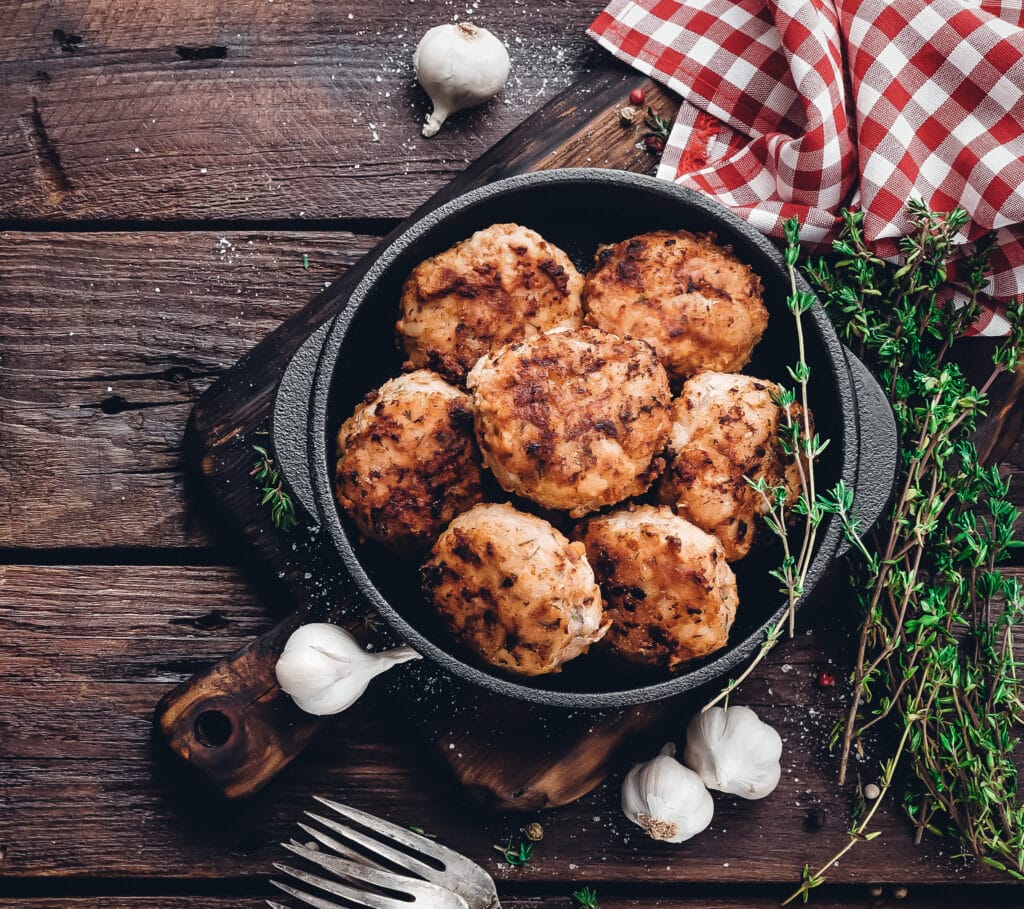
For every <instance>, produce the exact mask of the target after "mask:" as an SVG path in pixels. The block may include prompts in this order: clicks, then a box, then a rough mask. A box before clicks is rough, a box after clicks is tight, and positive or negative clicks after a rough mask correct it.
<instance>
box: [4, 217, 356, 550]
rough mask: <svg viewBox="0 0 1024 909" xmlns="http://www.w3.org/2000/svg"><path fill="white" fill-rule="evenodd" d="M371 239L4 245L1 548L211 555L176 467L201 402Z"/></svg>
mask: <svg viewBox="0 0 1024 909" xmlns="http://www.w3.org/2000/svg"><path fill="white" fill-rule="evenodd" d="M375 242H376V238H375V237H373V236H366V235H356V234H352V233H349V232H346V231H337V232H333V231H320V232H313V233H297V232H290V233H274V232H271V233H262V232H245V231H243V232H239V231H223V232H214V231H185V232H181V233H124V232H114V233H98V234H97V233H24V232H18V231H7V232H3V233H0V351H2V353H3V355H2V358H0V450H2V451H3V457H2V458H0V484H2V486H3V488H4V489H6V490H18V491H19V492H18V495H17V496H14V495H9V494H8V495H4V496H3V497H2V498H0V546H4V547H53V546H58V547H87V546H111V545H116V546H122V547H132V546H147V547H188V546H199V545H207V544H208V543H209V542H210V538H209V536H208V534H207V532H206V530H205V528H204V527H203V526H202V525H201V524H200V523H198V521H197V514H196V509H195V507H194V504H193V503H190V502H189V501H188V499H187V496H186V493H185V487H184V472H183V469H182V465H181V441H182V436H183V434H184V430H185V423H186V421H187V419H188V415H189V412H190V411H191V409H192V406H193V405H194V403H195V400H196V398H197V397H198V396H199V394H201V393H202V392H203V391H204V390H205V389H206V388H207V386H208V385H209V384H210V383H211V382H212V381H214V380H215V379H216V378H217V377H218V376H220V375H221V373H222V372H223V371H224V370H225V369H227V368H228V367H230V366H231V365H232V364H233V363H234V362H235V361H236V360H237V359H238V358H239V357H240V356H241V355H242V354H243V353H245V352H246V351H247V350H249V348H251V347H252V346H253V345H254V344H255V343H256V342H257V341H259V340H260V339H261V338H262V337H264V336H265V335H266V334H267V333H268V332H269V331H271V330H272V329H273V328H275V327H276V326H277V324H278V323H279V322H280V321H281V320H282V319H284V318H286V317H287V316H289V315H291V314H292V313H294V312H296V311H297V310H298V309H300V308H301V307H302V306H304V305H305V304H306V303H307V302H308V300H309V298H310V296H312V295H313V294H315V293H317V292H318V291H320V290H322V289H323V287H324V284H325V283H327V282H329V281H332V280H334V279H335V278H337V277H338V276H339V275H341V274H343V273H344V272H345V270H346V269H347V268H348V266H350V265H351V264H352V263H353V262H354V261H355V260H356V259H358V258H359V257H360V256H362V255H363V254H364V253H365V252H366V251H367V249H369V248H370V246H372V245H373V243H375ZM304 255H305V256H306V262H307V263H308V267H304V265H303V258H302V257H303V256H304Z"/></svg>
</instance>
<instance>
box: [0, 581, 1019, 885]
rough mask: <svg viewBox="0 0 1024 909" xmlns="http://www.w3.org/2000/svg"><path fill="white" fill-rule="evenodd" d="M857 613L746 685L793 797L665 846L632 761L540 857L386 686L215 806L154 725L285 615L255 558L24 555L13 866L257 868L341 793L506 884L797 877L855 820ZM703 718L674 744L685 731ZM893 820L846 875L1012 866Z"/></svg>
mask: <svg viewBox="0 0 1024 909" xmlns="http://www.w3.org/2000/svg"><path fill="white" fill-rule="evenodd" d="M836 618H837V617H826V616H819V617H818V618H817V620H816V621H814V623H813V626H814V628H815V631H814V632H813V633H810V634H806V633H805V634H801V635H799V636H798V637H797V638H796V639H795V640H794V641H792V642H789V643H787V644H786V645H785V646H783V647H780V648H778V649H777V651H776V652H775V653H773V654H772V656H771V657H770V660H769V664H768V665H767V666H766V667H765V669H764V671H763V672H759V673H758V674H757V677H756V678H754V679H753V680H752V681H751V682H750V683H749V684H748V685H747V686H746V688H745V690H744V701H745V702H746V703H749V704H751V705H753V706H755V707H757V708H758V709H759V711H760V712H761V713H762V714H763V715H764V717H765V718H766V719H767V720H768V721H769V722H771V723H773V724H774V725H776V726H777V728H779V729H780V732H781V734H782V735H783V738H784V741H785V743H786V744H785V747H786V759H785V760H786V765H785V767H786V769H785V771H784V775H783V780H782V783H781V784H780V787H779V789H778V790H777V791H776V793H775V794H774V795H773V796H772V797H771V798H769V799H767V800H765V801H763V802H757V803H747V802H744V803H742V804H739V802H740V800H738V799H732V798H728V797H719V798H718V799H717V803H716V804H717V814H716V818H715V821H714V822H713V825H712V828H711V829H710V830H709V831H708V832H707V833H705V834H704V835H702V836H701V837H698V838H697V839H695V840H693V841H691V842H690V843H687V844H684V845H683V846H681V847H670V846H665V845H660V844H654V843H652V842H650V841H648V840H646V839H645V838H644V837H643V836H642V835H641V834H640V833H639V831H638V830H637V829H636V828H633V827H632V826H631V825H629V824H628V823H627V822H626V821H625V820H624V819H623V818H622V816H621V813H620V810H619V807H618V786H619V784H620V782H621V772H620V773H619V774H616V775H614V776H613V777H612V778H611V779H610V780H609V782H608V783H606V784H604V785H602V786H601V787H600V788H599V789H597V790H596V791H595V792H594V793H592V794H591V795H589V796H587V797H586V798H584V799H582V800H581V801H580V802H578V803H576V804H574V805H572V806H569V807H567V808H564V809H561V810H559V811H557V812H549V813H546V814H543V815H541V816H540V820H541V821H542V823H543V824H544V827H545V838H544V840H543V842H542V843H541V844H539V845H538V847H537V853H536V859H535V860H534V861H532V862H531V863H530V864H529V865H528V866H527V868H525V869H521V870H513V869H509V868H507V867H506V866H503V865H502V864H501V863H500V860H499V858H498V856H497V855H496V854H495V853H494V851H493V850H492V849H491V845H492V844H493V843H498V842H503V841H505V840H506V839H507V837H508V836H509V835H510V834H513V833H515V831H516V830H517V829H518V828H519V825H520V824H522V823H524V822H525V821H526V820H528V819H529V818H522V817H502V816H500V815H495V814H493V813H492V812H489V811H486V810H484V809H482V808H480V807H479V806H477V805H476V804H475V803H474V802H473V800H472V799H471V797H470V796H469V795H468V794H467V793H466V792H464V791H462V790H461V789H459V788H458V787H457V786H456V785H455V784H454V781H453V779H452V777H451V775H450V773H449V772H448V771H447V770H446V769H445V768H443V767H442V766H441V763H440V762H439V761H438V760H437V759H436V758H435V757H433V756H431V755H430V754H429V753H428V752H425V751H424V750H423V748H422V747H421V746H419V745H418V743H417V742H416V741H415V740H414V739H412V738H410V736H408V734H407V732H406V730H405V727H404V726H403V725H400V724H398V723H397V722H395V721H394V720H393V719H389V717H388V715H387V712H386V711H385V710H383V709H382V705H383V703H384V702H383V701H382V700H380V699H378V698H374V697H372V696H371V697H370V698H369V699H368V700H366V701H363V702H361V703H360V704H358V705H357V706H356V707H355V708H353V710H352V711H350V712H348V713H347V714H345V715H343V716H342V717H339V718H338V720H337V722H336V724H335V725H334V727H333V728H332V729H331V730H330V731H329V732H328V733H327V734H326V735H325V736H324V737H323V738H322V739H321V740H320V741H319V742H317V743H316V744H314V745H313V746H312V747H311V748H310V749H309V750H308V751H307V752H306V753H305V754H304V755H303V756H302V757H301V758H300V759H299V760H298V761H297V763H296V764H295V765H294V766H293V767H292V768H290V769H289V770H287V771H285V773H284V774H282V776H281V777H280V778H279V779H278V780H277V781H275V782H274V783H272V784H271V785H270V787H268V789H267V790H265V791H264V792H263V793H261V794H259V795H257V796H256V797H255V798H253V799H252V800H249V801H246V802H244V803H240V804H225V803H223V802H219V801H211V800H210V799H208V798H206V797H205V796H204V795H203V794H202V793H201V792H198V791H196V789H195V787H194V786H192V785H191V783H190V781H189V780H187V779H184V778H182V777H180V776H179V775H178V774H177V773H176V772H175V770H174V768H173V767H172V766H171V765H170V764H169V763H168V762H167V761H166V760H165V758H164V756H163V755H162V754H161V753H160V752H159V751H158V750H157V749H155V747H154V745H153V743H152V742H151V740H150V725H149V724H150V713H151V710H152V706H153V704H154V703H155V701H156V700H157V698H158V697H159V696H160V694H161V693H162V692H163V691H165V690H166V689H168V688H169V687H170V686H171V685H173V684H174V683H176V682H177V681H180V680H181V679H183V678H185V677H186V676H188V675H189V674H191V673H192V672H194V671H195V669H196V668H197V667H198V666H199V665H201V664H202V663H203V662H207V661H210V660H212V659H214V658H215V657H216V656H218V655H219V654H221V653H223V652H225V651H228V650H232V649H234V648H235V647H237V646H239V645H240V644H241V643H243V642H244V641H245V640H247V639H248V638H249V637H251V636H252V635H253V634H255V633H257V632H259V631H260V630H261V629H262V627H264V626H265V624H266V623H267V622H268V621H269V616H268V614H267V610H266V607H265V605H264V604H263V602H262V601H261V600H260V598H259V597H257V596H256V595H255V593H254V591H252V590H250V589H249V588H247V587H246V586H245V585H244V584H243V583H242V582H241V581H240V580H239V578H238V577H237V575H236V573H235V572H234V571H233V570H231V569H228V568H222V567H216V566H210V567H191V568H183V567H181V566H169V567H158V566H116V565H115V566H43V567H40V566H17V565H9V566H3V567H0V627H3V628H4V630H5V644H4V647H3V650H4V666H5V668H4V688H3V691H4V710H3V714H2V716H0V766H2V767H3V771H2V773H0V808H2V813H0V844H2V845H3V854H4V859H3V862H2V865H0V877H2V878H6V879H10V880H12V881H14V880H15V879H17V880H24V879H31V878H34V877H38V876H41V875H45V876H46V877H47V878H67V879H68V880H69V883H70V882H73V881H74V880H75V879H77V878H79V877H88V878H167V879H180V880H184V879H189V880H196V879H204V880H221V881H229V880H231V879H232V878H236V877H238V878H243V877H249V876H252V875H254V874H259V873H260V872H262V871H263V870H265V869H267V868H269V866H270V863H271V862H272V861H274V860H276V859H277V858H280V853H279V849H278V847H277V846H276V845H275V844H276V843H277V842H279V841H280V840H281V839H282V838H284V837H286V836H289V835H291V833H292V831H293V830H294V827H293V825H294V822H295V821H296V820H297V819H298V817H299V814H300V812H301V811H302V810H303V809H304V808H306V807H308V806H309V805H310V803H311V799H312V796H313V795H314V794H318V793H323V794H329V795H333V796H335V797H338V798H340V799H342V800H345V801H349V802H351V803H352V804H354V805H357V806H359V807H362V808H365V809H368V810H371V811H374V812H377V813H379V814H382V815H385V816H389V817H391V818H393V819H394V820H396V821H399V822H403V823H408V824H418V825H421V826H423V827H424V828H426V829H427V830H428V831H429V832H431V833H433V834H436V835H437V836H439V837H440V838H441V839H442V840H444V841H445V842H446V843H449V844H451V845H453V846H455V847H456V848H458V849H460V850H462V851H464V852H466V853H467V854H468V855H470V856H471V857H472V858H474V859H476V860H478V861H480V862H482V863H483V864H484V865H485V866H486V867H488V868H489V870H491V871H493V872H494V874H495V876H496V878H497V879H498V880H499V882H501V884H504V883H505V882H509V883H510V884H512V885H513V886H520V885H525V884H526V883H530V884H531V885H538V886H539V885H544V886H545V887H546V888H548V891H549V892H556V891H557V890H564V889H565V888H566V886H568V885H569V884H571V883H573V882H578V881H588V882H594V883H612V882H627V881H636V882H643V881H658V882H662V883H666V884H667V883H672V884H679V885H683V884H686V885H700V884H702V883H703V882H707V881H712V880H713V881H716V882H719V883H723V884H737V885H740V884H747V885H753V884H758V883H763V884H766V885H767V884H776V885H779V886H781V885H783V884H786V883H788V882H790V881H792V880H794V879H795V877H796V876H797V875H798V873H799V867H798V866H799V863H800V862H801V861H802V860H804V859H805V858H806V859H810V860H814V859H823V858H825V857H827V855H828V854H830V853H831V851H832V850H833V849H835V848H836V846H837V845H838V844H839V843H840V842H841V841H842V839H843V831H844V830H845V827H846V824H847V815H848V811H849V807H850V804H851V801H850V800H851V793H850V790H849V787H847V789H846V790H843V791H840V790H838V789H837V787H836V785H835V771H836V767H835V761H834V759H832V758H831V757H830V756H829V754H828V752H827V747H826V744H825V743H826V740H827V738H828V731H829V729H830V728H831V726H832V723H833V722H834V720H835V718H836V716H837V709H838V708H839V706H840V704H841V702H842V695H841V689H840V688H836V689H821V688H820V687H818V685H817V684H816V681H815V680H816V677H817V675H818V673H819V672H820V671H821V670H822V669H826V668H827V669H829V670H830V671H833V672H836V671H837V668H838V666H840V665H842V662H841V661H842V659H843V654H844V653H846V652H847V651H848V649H849V646H850V642H849V641H848V640H847V639H846V638H845V637H844V636H843V635H841V634H840V633H839V631H837V629H838V627H839V626H840V624H841V623H840V622H838V621H836ZM54 705H59V710H55V709H54ZM69 718H70V719H69ZM685 719H686V718H685V717H682V716H681V717H680V718H679V722H678V727H677V728H678V733H677V735H675V736H673V737H674V738H676V739H681V738H682V730H683V728H684V723H685ZM543 734H544V732H543V729H542V728H538V730H537V735H543ZM496 747H514V745H513V744H512V743H502V742H501V738H500V732H499V734H498V737H497V738H496ZM877 757H881V755H877V756H876V758H877ZM860 772H861V774H862V776H863V778H864V782H868V781H869V780H870V779H872V778H873V776H874V774H875V772H876V766H875V764H874V761H873V760H868V761H866V762H865V763H864V764H863V765H862V767H861V768H860ZM819 824H821V826H819ZM879 827H880V829H881V830H882V831H883V833H882V839H881V840H880V841H879V842H876V843H875V844H873V845H867V846H862V847H859V848H858V849H856V850H854V852H853V853H852V855H851V856H849V858H848V859H847V860H844V862H843V863H842V865H841V867H839V868H837V869H835V875H834V880H835V881H836V882H841V883H865V882H872V881H883V882H891V883H899V882H901V881H903V880H907V879H911V880H913V881H915V883H918V884H927V883H932V884H941V883H947V882H948V883H951V884H965V883H968V882H979V881H989V882H998V881H999V880H1000V879H999V878H998V876H996V875H995V874H994V873H991V872H985V871H978V870H976V869H972V868H970V867H968V866H966V865H964V864H963V863H961V862H957V861H952V860H951V859H950V858H949V856H948V852H949V850H948V847H944V846H942V845H941V844H938V843H936V842H931V841H929V842H926V843H925V845H923V846H922V847H920V848H917V849H915V848H914V847H913V846H912V845H911V840H910V831H909V830H908V827H907V824H906V822H905V821H904V819H903V818H902V817H901V816H900V815H899V814H898V813H897V812H896V811H894V810H893V809H891V808H888V809H884V810H883V811H882V812H881V820H880V822H879ZM2 892H3V891H2V890H0V893H2Z"/></svg>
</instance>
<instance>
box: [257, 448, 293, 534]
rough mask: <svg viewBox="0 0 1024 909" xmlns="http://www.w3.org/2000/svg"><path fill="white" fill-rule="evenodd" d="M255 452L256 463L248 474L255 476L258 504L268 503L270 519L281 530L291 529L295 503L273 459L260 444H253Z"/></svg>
mask: <svg viewBox="0 0 1024 909" xmlns="http://www.w3.org/2000/svg"><path fill="white" fill-rule="evenodd" d="M252 450H253V451H255V452H256V455H257V458H256V464H255V466H254V467H253V469H252V470H251V471H249V474H250V476H252V477H255V479H256V484H257V485H258V486H259V487H260V491H261V492H262V494H263V497H262V498H261V499H260V505H270V520H271V521H273V522H274V526H275V527H278V528H280V529H281V530H291V529H292V528H293V527H294V526H295V525H296V523H297V521H296V520H295V503H294V502H293V501H292V497H291V496H290V495H289V494H288V493H287V492H286V491H285V488H284V483H283V481H282V480H281V476H280V474H279V473H278V471H277V468H276V467H275V466H274V459H273V458H272V457H271V456H270V454H269V452H268V451H267V449H266V448H264V447H263V446H262V445H253V447H252Z"/></svg>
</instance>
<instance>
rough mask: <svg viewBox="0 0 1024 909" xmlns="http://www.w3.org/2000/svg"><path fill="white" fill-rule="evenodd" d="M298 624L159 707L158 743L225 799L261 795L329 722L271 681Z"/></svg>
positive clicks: (255, 644) (291, 620) (295, 620)
mask: <svg viewBox="0 0 1024 909" xmlns="http://www.w3.org/2000/svg"><path fill="white" fill-rule="evenodd" d="M300 624H301V619H300V615H299V614H298V613H293V614H292V615H290V616H288V618H286V619H284V621H282V622H281V623H280V624H279V625H277V626H275V627H274V628H272V629H270V631H267V632H266V633H264V634H263V635H262V636H261V637H258V638H257V639H256V640H254V641H252V642H251V643H250V644H248V645H247V646H245V647H244V648H242V649H241V650H239V651H237V652H236V653H234V654H232V655H231V656H229V657H226V658H225V659H223V660H221V661H220V662H219V663H217V664H216V665H215V666H213V667H212V668H211V669H210V670H209V671H207V672H204V673H203V674H202V675H199V676H196V677H195V678H192V679H190V680H189V681H187V682H184V683H183V684H181V685H179V686H178V687H177V688H175V689H173V690H172V691H169V692H168V693H167V694H166V695H164V697H163V698H162V699H161V701H160V703H159V704H158V705H157V708H156V714H155V716H154V724H155V730H156V735H157V737H158V738H160V739H162V740H163V742H164V743H165V744H166V745H167V747H169V748H170V750H171V751H172V752H173V753H174V754H175V755H176V756H177V757H178V758H179V759H180V760H181V761H182V762H183V763H184V764H185V765H187V766H188V767H189V768H190V769H191V770H192V771H193V772H194V773H195V774H196V775H197V776H198V777H199V778H200V780H201V781H203V782H204V783H205V784H206V785H207V786H208V787H209V788H212V789H213V790H214V791H215V792H217V793H219V794H221V795H223V796H225V797H226V798H231V799H234V798H243V797H244V796H247V795H251V794H252V793H254V792H256V791H257V790H258V789H261V788H262V787H263V786H265V785H266V784H267V783H268V782H270V780H271V779H273V778H274V776H276V775H277V774H278V773H280V772H281V770H282V769H284V767H286V766H287V765H288V764H289V763H291V761H292V760H294V759H295V758H296V757H297V756H298V755H299V754H300V753H301V752H302V750H303V748H305V747H306V745H307V744H308V743H309V742H310V740H311V739H312V738H313V737H314V736H315V735H316V734H317V733H318V732H319V731H320V730H321V729H322V728H323V727H324V726H325V725H326V724H327V723H328V722H329V721H330V720H331V719H332V717H316V716H311V715H309V714H308V713H304V712H303V711H302V710H300V709H299V708H298V707H296V706H295V704H294V703H293V702H292V699H291V698H290V697H288V695H286V694H285V693H284V692H283V691H282V690H281V689H280V687H278V685H277V683H276V681H275V675H274V665H275V663H276V662H277V657H278V655H279V654H280V653H281V650H282V648H283V647H284V644H285V641H287V640H288V637H289V636H290V635H291V633H292V632H293V631H294V630H295V629H296V628H297V627H298V626H299V625H300Z"/></svg>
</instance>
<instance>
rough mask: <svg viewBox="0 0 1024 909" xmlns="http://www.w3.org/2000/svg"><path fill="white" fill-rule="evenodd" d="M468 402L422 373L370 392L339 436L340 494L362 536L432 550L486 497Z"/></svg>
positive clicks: (392, 545)
mask: <svg viewBox="0 0 1024 909" xmlns="http://www.w3.org/2000/svg"><path fill="white" fill-rule="evenodd" d="M470 404H471V402H470V398H469V395H467V394H466V393H465V392H463V391H460V390H459V389H457V388H455V387H454V386H452V385H449V384H448V383H447V382H445V381H444V379H442V378H441V377H440V376H439V375H437V374H436V373H433V372H429V371H428V370H425V369H421V370H417V371H415V372H410V373H406V374H404V375H401V376H399V377H398V378H396V379H391V380H390V381H388V382H385V383H384V384H383V385H382V386H381V387H380V388H379V389H377V390H376V391H373V392H370V394H368V395H367V396H366V399H365V400H364V401H363V402H362V403H360V404H359V405H358V406H357V407H356V409H355V412H354V413H353V414H352V416H351V417H349V418H348V419H347V420H346V421H345V422H344V423H343V424H342V426H341V429H340V430H339V431H338V439H337V463H336V466H335V494H336V495H337V498H338V502H339V504H340V505H341V507H342V508H343V509H344V510H345V512H346V513H347V514H348V515H349V516H350V517H351V518H352V520H353V521H354V522H355V524H356V526H357V527H358V529H359V532H360V533H361V534H363V536H365V537H367V538H369V539H372V540H376V541H377V542H379V543H384V544H386V545H387V546H389V547H390V548H392V549H394V550H396V551H398V552H402V553H415V552H417V551H422V550H424V549H426V548H428V547H429V546H430V544H431V543H433V542H434V540H435V539H437V536H438V534H440V533H441V531H442V530H444V528H445V527H446V526H447V525H448V522H449V521H451V519H452V518H454V517H455V516H456V515H457V514H459V513H461V512H463V511H465V510H466V509H468V508H470V507H472V506H473V505H475V504H476V503H477V502H480V501H482V500H483V498H484V492H483V485H482V481H483V467H482V464H481V459H480V451H479V449H478V447H477V444H476V439H475V437H474V435H473V417H472V413H471V411H470Z"/></svg>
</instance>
